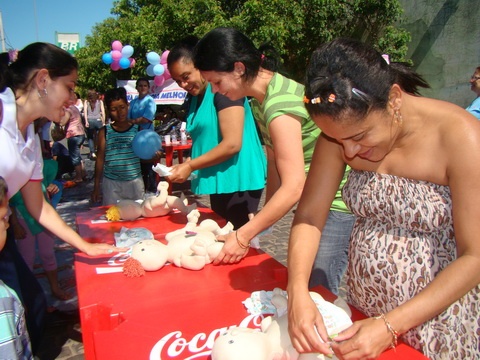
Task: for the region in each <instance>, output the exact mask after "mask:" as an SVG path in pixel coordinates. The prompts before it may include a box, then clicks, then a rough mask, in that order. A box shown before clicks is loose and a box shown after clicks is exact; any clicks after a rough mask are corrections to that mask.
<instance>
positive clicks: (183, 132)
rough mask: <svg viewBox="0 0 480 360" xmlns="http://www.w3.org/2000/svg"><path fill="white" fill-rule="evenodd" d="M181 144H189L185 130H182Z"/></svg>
mask: <svg viewBox="0 0 480 360" xmlns="http://www.w3.org/2000/svg"><path fill="white" fill-rule="evenodd" d="M180 143H181V144H186V143H187V133H186V132H185V129H182V128H180Z"/></svg>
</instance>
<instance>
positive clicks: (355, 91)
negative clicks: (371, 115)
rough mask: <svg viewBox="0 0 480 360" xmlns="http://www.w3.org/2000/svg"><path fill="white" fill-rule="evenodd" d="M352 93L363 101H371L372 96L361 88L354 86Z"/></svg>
mask: <svg viewBox="0 0 480 360" xmlns="http://www.w3.org/2000/svg"><path fill="white" fill-rule="evenodd" d="M352 93H353V94H354V95H356V96H357V97H359V98H360V99H362V100H363V101H366V102H369V101H370V96H368V95H367V94H365V93H364V92H363V91H362V90H359V89H357V88H352Z"/></svg>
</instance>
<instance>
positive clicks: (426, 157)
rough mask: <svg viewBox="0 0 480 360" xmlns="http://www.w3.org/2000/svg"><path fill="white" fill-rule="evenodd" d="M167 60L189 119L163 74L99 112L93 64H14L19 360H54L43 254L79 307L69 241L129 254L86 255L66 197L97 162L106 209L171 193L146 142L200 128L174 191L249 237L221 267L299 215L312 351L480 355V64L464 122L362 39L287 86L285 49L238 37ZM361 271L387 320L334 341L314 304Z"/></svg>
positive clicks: (8, 100)
mask: <svg viewBox="0 0 480 360" xmlns="http://www.w3.org/2000/svg"><path fill="white" fill-rule="evenodd" d="M218 44H222V46H221V47H219V46H218ZM31 59H34V60H31ZM167 63H168V69H169V71H170V73H171V76H172V79H173V80H174V81H176V82H177V83H178V85H179V86H180V87H182V88H183V89H185V90H186V91H187V92H188V100H187V101H186V103H185V105H184V106H183V107H182V108H181V109H172V108H170V107H158V106H157V105H156V104H155V101H154V100H153V98H152V97H151V96H150V95H149V91H150V81H149V79H148V78H139V79H137V82H136V89H137V91H138V97H137V98H135V99H134V100H132V101H131V102H130V104H129V103H128V101H127V94H126V90H125V89H124V88H122V87H120V88H112V89H109V90H108V91H106V92H105V94H104V95H101V94H99V93H98V92H97V91H96V90H95V89H89V90H88V92H87V94H86V100H85V101H83V100H82V98H81V96H80V95H79V94H78V93H77V92H75V85H76V81H77V77H78V63H77V61H76V60H75V58H73V57H72V56H71V55H69V54H68V53H67V52H65V51H63V50H61V49H60V48H57V47H55V46H53V45H51V44H46V43H34V44H31V45H29V46H27V47H26V48H25V49H24V50H22V51H20V52H19V54H18V59H16V61H15V62H12V63H10V64H8V61H6V62H2V63H1V64H0V66H1V71H0V143H1V144H2V155H1V156H2V161H1V162H0V299H2V298H8V299H11V300H12V302H11V304H13V306H15V309H14V310H12V311H14V312H15V314H16V317H15V319H12V318H7V319H4V318H2V317H1V316H0V328H2V329H3V327H2V326H4V324H3V323H2V321H5V323H6V322H7V321H10V322H12V321H13V322H15V321H17V323H14V324H13V325H12V324H9V325H12V326H13V328H17V329H18V333H17V334H15V333H13V332H11V333H9V334H8V335H7V336H9V337H11V340H12V341H11V342H9V345H8V346H7V345H3V344H0V357H1V358H3V357H4V355H5V356H6V358H9V357H10V356H11V357H12V358H16V357H14V355H13V354H15V356H19V357H22V358H31V355H32V352H33V353H34V352H35V351H36V349H37V348H38V344H39V339H40V338H41V334H42V328H43V315H44V308H45V299H44V297H43V296H42V294H43V292H42V289H41V288H40V286H39V284H38V281H37V280H36V279H35V277H34V276H33V274H32V270H33V261H34V258H35V251H36V250H35V249H36V246H37V244H38V250H39V255H40V258H41V260H42V265H43V267H44V270H45V273H46V274H47V277H48V280H49V285H50V288H51V291H52V293H53V294H54V296H56V297H57V298H59V299H63V300H64V299H68V298H69V297H70V296H71V294H67V293H66V292H65V291H64V290H63V289H62V288H61V287H60V286H59V283H58V279H57V264H56V261H55V254H54V249H53V243H54V238H55V237H58V238H59V239H61V240H63V241H65V242H67V243H69V244H71V245H72V246H74V247H76V248H77V249H79V250H80V251H83V252H85V253H87V254H88V255H92V256H95V255H105V254H111V253H113V252H114V251H119V250H120V251H121V250H126V249H118V248H116V247H114V246H110V245H106V244H90V243H88V242H86V241H85V240H83V239H82V238H81V237H80V236H79V235H78V234H77V233H76V232H74V231H73V230H72V229H71V228H70V227H69V226H68V225H67V224H65V223H64V221H63V220H62V219H61V217H60V216H59V215H58V213H57V212H56V211H55V207H56V204H58V201H59V198H60V197H61V194H62V191H63V188H64V187H67V186H81V184H82V183H84V182H86V181H88V180H92V179H88V178H87V175H86V171H85V160H86V159H84V156H83V154H85V152H86V148H87V147H88V155H87V158H88V160H90V161H95V162H96V163H95V174H94V178H93V182H94V189H93V192H92V194H91V201H92V205H99V204H102V205H111V204H114V203H116V202H117V201H119V200H122V199H131V200H138V199H144V198H145V196H147V194H148V192H155V191H156V189H157V182H158V179H157V176H156V174H155V173H154V172H153V170H152V165H153V164H154V163H155V162H157V161H160V159H161V156H162V153H161V152H157V153H156V154H155V155H154V157H153V158H152V159H146V160H145V159H140V158H139V157H138V156H137V155H136V154H135V152H134V151H133V149H132V146H131V143H132V141H133V139H134V138H135V136H136V135H137V134H138V133H139V132H141V131H156V132H157V133H159V134H164V133H167V132H168V131H171V129H172V128H175V127H177V128H178V125H179V124H181V122H182V121H183V122H185V124H184V126H183V128H185V129H186V131H187V132H188V133H189V134H190V137H191V139H192V149H191V153H189V155H188V156H187V157H186V159H185V161H184V162H183V163H181V164H176V165H174V166H173V167H172V169H171V175H170V176H168V177H167V179H168V180H169V181H170V182H171V183H183V182H186V181H187V180H191V190H192V192H193V193H195V194H201V195H205V194H208V195H209V196H210V203H211V207H212V209H213V210H214V211H215V212H217V213H218V214H219V215H221V216H222V217H224V218H225V219H226V220H228V221H230V222H231V223H232V224H233V225H234V231H233V232H232V233H230V234H227V235H223V236H218V240H219V241H223V242H224V246H223V249H222V251H221V252H220V254H219V255H218V257H217V258H216V259H215V260H214V264H220V263H224V264H233V263H237V262H239V261H241V260H242V259H243V258H244V257H245V256H246V255H247V253H248V249H249V247H250V243H251V241H252V240H253V239H254V238H255V237H256V236H261V234H262V232H265V231H268V229H269V228H271V227H272V226H274V225H275V223H276V222H277V221H278V220H279V219H281V218H282V217H283V216H285V214H287V213H288V212H289V211H290V210H291V209H292V208H293V207H294V206H295V205H296V204H298V207H297V210H296V213H295V218H294V221H293V224H292V229H291V233H290V239H289V250H288V272H289V282H288V288H287V291H288V295H289V297H288V308H289V310H288V317H289V322H290V326H289V334H290V337H291V339H292V343H293V346H294V347H295V349H296V350H297V351H298V352H300V353H304V352H320V353H323V354H335V355H337V357H339V358H376V357H378V356H379V355H380V354H381V352H383V351H384V350H386V349H388V348H390V347H391V348H395V346H396V345H397V341H399V340H401V341H403V342H405V343H407V344H408V345H410V346H412V347H413V348H415V349H417V350H419V351H421V352H422V353H424V354H425V355H427V356H428V357H430V358H431V359H434V360H435V359H446V358H468V359H470V358H471V359H473V358H480V346H479V340H478V333H479V331H480V320H479V318H480V304H479V302H478V297H479V295H480V286H479V283H480V261H479V260H480V245H479V242H478V241H476V236H477V234H478V233H479V231H480V229H478V230H477V226H480V225H479V222H478V221H476V220H477V218H478V216H479V215H480V210H478V203H479V202H480V184H479V183H478V178H479V177H480V170H478V166H477V164H478V163H479V162H480V152H479V151H478V149H479V147H480V124H479V123H478V121H476V120H480V67H477V68H476V69H475V70H474V73H473V75H472V77H471V79H470V84H471V90H472V91H473V92H474V93H475V94H476V98H475V99H474V100H473V102H472V103H471V105H470V106H468V107H467V108H466V109H462V108H460V107H458V106H456V105H453V104H450V103H447V102H444V101H439V100H435V99H429V98H425V97H422V96H420V88H426V87H428V84H427V83H426V82H425V81H424V80H423V78H422V77H421V76H420V75H419V74H417V73H415V72H414V71H412V70H411V68H409V67H408V66H406V65H405V64H400V63H395V62H390V60H386V58H385V56H382V54H380V53H378V52H377V51H376V50H374V49H373V48H371V47H370V46H367V45H365V44H362V43H360V42H358V41H355V40H350V39H335V40H333V41H330V42H328V43H326V44H323V45H321V46H320V47H319V48H318V49H317V50H316V51H315V52H314V53H313V55H312V57H311V59H310V62H309V64H308V67H307V70H306V81H305V84H300V83H298V82H296V81H294V80H293V79H290V78H289V77H288V76H286V75H285V74H283V72H282V67H281V59H280V56H279V55H278V53H277V52H276V50H275V48H274V47H272V46H271V44H262V45H261V46H259V47H257V46H256V45H255V44H254V42H253V41H252V40H251V39H249V38H248V37H247V36H246V35H244V34H243V33H241V32H240V31H238V30H236V29H233V28H225V27H222V28H216V29H214V30H212V31H210V32H208V33H207V34H206V35H205V36H204V37H203V38H201V39H197V38H194V37H187V38H185V39H183V40H182V41H180V42H179V43H177V44H176V46H174V47H173V48H172V49H171V51H170V53H169V55H168V59H167ZM177 110H178V111H177ZM472 115H473V116H472ZM475 117H476V119H475ZM50 121H52V123H50ZM465 154H468V155H467V156H466V155H465ZM477 157H479V159H478V161H477ZM477 173H478V174H477ZM192 175H194V176H192ZM40 180H43V181H40ZM477 189H478V190H479V191H477ZM264 190H265V203H264V204H261V203H260V199H261V196H262V193H263V191H264ZM477 198H478V199H477ZM7 204H8V205H9V209H7ZM8 218H10V222H8ZM9 224H10V225H11V226H10V227H9ZM2 249H3V250H2ZM345 274H346V284H347V297H348V300H349V303H351V304H353V305H355V306H356V307H357V308H358V309H360V310H361V311H362V312H363V313H364V314H366V315H367V316H368V317H369V318H367V319H365V320H361V321H357V322H355V323H354V324H353V325H352V326H351V327H349V328H348V329H346V330H344V331H342V332H341V333H339V334H338V336H336V337H335V339H330V338H329V337H328V336H327V333H326V330H325V325H324V322H323V318H322V316H321V314H320V312H319V311H318V309H317V307H316V305H315V304H314V302H313V301H312V300H311V297H310V296H309V293H308V290H309V289H310V288H311V287H313V286H316V285H323V286H324V287H326V288H327V289H329V290H330V291H332V292H333V293H335V294H337V293H338V291H339V286H340V282H341V280H342V279H344V276H345ZM0 307H1V306H0ZM0 310H1V309H0ZM19 319H20V320H21V319H25V321H26V329H28V331H27V330H26V329H25V327H24V326H22V324H19V323H18V321H19ZM3 335H4V334H2V336H3Z"/></svg>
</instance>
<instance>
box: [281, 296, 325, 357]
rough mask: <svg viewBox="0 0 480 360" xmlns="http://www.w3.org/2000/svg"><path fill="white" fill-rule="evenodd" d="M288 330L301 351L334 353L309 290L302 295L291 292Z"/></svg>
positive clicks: (294, 344) (293, 342) (293, 343)
mask: <svg viewBox="0 0 480 360" xmlns="http://www.w3.org/2000/svg"><path fill="white" fill-rule="evenodd" d="M288 332H289V334H290V339H291V340H292V345H293V346H294V347H295V349H296V350H297V351H298V352H299V353H310V352H318V353H321V354H325V355H333V352H332V349H331V348H330V344H329V338H328V334H327V330H326V329H325V325H324V323H323V318H322V315H321V314H320V312H319V311H318V309H317V306H316V305H315V303H314V302H313V300H312V298H311V296H310V294H309V293H308V291H306V292H305V293H304V294H303V293H302V294H301V295H295V294H293V295H291V294H290V293H289V301H288Z"/></svg>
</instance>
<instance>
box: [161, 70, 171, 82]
mask: <svg viewBox="0 0 480 360" xmlns="http://www.w3.org/2000/svg"><path fill="white" fill-rule="evenodd" d="M163 77H164V78H165V80H168V79H170V78H171V77H172V75H170V71H168V68H167V67H165V71H164V72H163Z"/></svg>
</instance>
